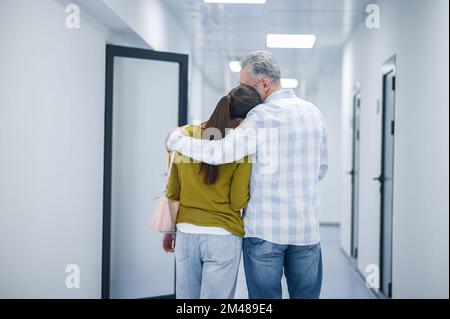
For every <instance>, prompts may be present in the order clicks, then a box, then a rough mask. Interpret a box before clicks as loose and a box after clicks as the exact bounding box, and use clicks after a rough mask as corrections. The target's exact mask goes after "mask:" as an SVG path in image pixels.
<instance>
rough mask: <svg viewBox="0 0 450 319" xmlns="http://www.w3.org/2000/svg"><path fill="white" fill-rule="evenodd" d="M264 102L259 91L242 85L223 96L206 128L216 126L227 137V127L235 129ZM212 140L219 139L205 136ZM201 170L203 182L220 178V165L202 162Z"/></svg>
mask: <svg viewBox="0 0 450 319" xmlns="http://www.w3.org/2000/svg"><path fill="white" fill-rule="evenodd" d="M261 103H262V100H261V97H260V95H259V94H258V92H257V91H256V90H255V89H254V88H252V87H250V86H247V85H240V86H238V87H237V88H234V89H233V90H231V92H230V93H228V95H226V96H224V97H222V98H221V99H220V101H219V103H217V106H216V108H215V110H214V112H213V113H212V115H211V117H210V118H209V120H208V121H207V122H206V123H205V124H204V128H205V129H208V128H216V129H217V130H219V131H220V133H221V137H220V138H222V137H225V130H226V129H230V128H231V129H234V128H236V127H238V126H239V124H240V121H239V120H240V119H244V118H245V117H246V116H247V114H248V112H250V111H251V110H252V109H253V108H254V107H255V106H257V105H259V104H261ZM203 138H209V139H210V140H213V139H217V136H204V137H203ZM200 172H201V173H203V182H204V183H205V184H206V185H212V184H214V183H215V181H216V180H217V178H218V166H216V165H210V164H206V163H201V165H200Z"/></svg>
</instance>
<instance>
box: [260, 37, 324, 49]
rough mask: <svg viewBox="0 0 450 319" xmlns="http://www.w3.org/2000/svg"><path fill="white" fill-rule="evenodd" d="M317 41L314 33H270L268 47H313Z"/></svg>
mask: <svg viewBox="0 0 450 319" xmlns="http://www.w3.org/2000/svg"><path fill="white" fill-rule="evenodd" d="M315 43H316V36H315V35H313V34H268V35H267V47H269V48H283V49H288V48H294V49H311V48H313V47H314V44H315Z"/></svg>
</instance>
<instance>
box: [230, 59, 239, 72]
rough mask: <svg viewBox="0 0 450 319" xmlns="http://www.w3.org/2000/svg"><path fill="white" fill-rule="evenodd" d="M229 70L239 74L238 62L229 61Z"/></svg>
mask: <svg viewBox="0 0 450 319" xmlns="http://www.w3.org/2000/svg"><path fill="white" fill-rule="evenodd" d="M230 70H231V72H235V73H239V72H241V63H240V62H239V61H231V62H230Z"/></svg>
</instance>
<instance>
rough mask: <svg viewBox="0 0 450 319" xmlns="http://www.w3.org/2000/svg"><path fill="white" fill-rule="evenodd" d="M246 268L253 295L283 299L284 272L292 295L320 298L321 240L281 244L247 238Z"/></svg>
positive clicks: (294, 297)
mask: <svg viewBox="0 0 450 319" xmlns="http://www.w3.org/2000/svg"><path fill="white" fill-rule="evenodd" d="M243 246H244V268H245V276H246V280H247V288H248V295H249V298H250V299H280V298H281V297H282V296H281V295H282V294H281V277H282V276H283V268H284V274H285V276H286V281H287V285H288V290H289V297H290V298H291V299H318V298H319V297H320V289H321V287H322V252H321V249H320V243H319V244H316V245H311V246H295V245H278V244H274V243H271V242H268V241H265V240H263V239H259V238H244V244H243Z"/></svg>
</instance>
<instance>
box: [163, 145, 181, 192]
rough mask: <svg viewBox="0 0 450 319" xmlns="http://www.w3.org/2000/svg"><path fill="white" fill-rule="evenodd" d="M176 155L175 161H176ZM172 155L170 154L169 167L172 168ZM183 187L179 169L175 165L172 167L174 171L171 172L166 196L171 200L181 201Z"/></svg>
mask: <svg viewBox="0 0 450 319" xmlns="http://www.w3.org/2000/svg"><path fill="white" fill-rule="evenodd" d="M176 157H177V156H176V154H175V159H176ZM170 160H171V155H170V154H169V167H170ZM180 191H181V185H180V180H179V179H178V168H177V165H175V163H173V165H172V171H171V172H170V177H169V181H168V183H167V189H166V195H167V197H168V198H169V199H171V200H180Z"/></svg>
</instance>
